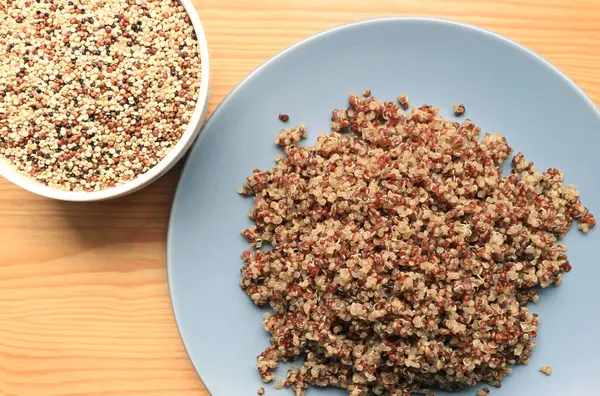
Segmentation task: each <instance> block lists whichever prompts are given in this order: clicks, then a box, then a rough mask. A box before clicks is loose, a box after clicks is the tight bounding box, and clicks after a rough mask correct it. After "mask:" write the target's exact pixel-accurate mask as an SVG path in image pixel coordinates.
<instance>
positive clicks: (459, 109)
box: [452, 104, 466, 117]
mask: <svg viewBox="0 0 600 396" xmlns="http://www.w3.org/2000/svg"><path fill="white" fill-rule="evenodd" d="M452 110H454V115H455V116H457V117H459V116H461V115H463V114H465V111H466V109H465V105H462V104H454V106H452Z"/></svg>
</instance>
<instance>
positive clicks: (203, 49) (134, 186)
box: [0, 0, 210, 202]
mask: <svg viewBox="0 0 600 396" xmlns="http://www.w3.org/2000/svg"><path fill="white" fill-rule="evenodd" d="M180 2H181V4H182V5H183V6H184V8H185V10H186V11H187V13H188V15H189V16H190V19H191V21H192V24H193V25H194V30H195V31H196V36H197V37H198V43H199V45H200V59H201V62H202V72H201V75H200V78H201V82H200V93H199V94H198V102H197V103H196V108H195V109H194V113H193V114H192V118H191V120H190V122H189V124H188V126H187V128H186V130H185V132H184V133H183V135H182V137H181V139H180V140H179V142H177V144H176V145H175V147H173V148H172V149H171V151H170V152H169V153H168V154H167V155H166V156H165V158H163V159H162V160H161V161H160V162H159V163H158V164H156V165H155V166H154V167H153V168H152V169H150V170H149V171H148V172H146V173H144V174H142V175H140V176H138V177H136V178H135V179H133V180H131V181H129V182H127V183H124V184H121V185H119V186H116V187H111V188H107V189H105V190H100V191H92V192H86V191H66V190H61V189H58V188H54V187H48V186H46V185H45V184H42V183H40V182H38V181H36V180H33V179H31V178H29V177H27V176H25V175H23V174H22V173H20V172H17V171H16V170H15V168H13V167H12V165H10V164H9V163H8V162H7V161H5V160H4V159H0V175H2V176H4V177H5V178H6V179H7V180H9V181H11V182H13V183H14V184H16V185H18V186H20V187H22V188H24V189H25V190H28V191H31V192H33V193H35V194H38V195H42V196H44V197H48V198H53V199H58V200H62V201H79V202H83V201H101V200H106V199H111V198H116V197H120V196H123V195H126V194H129V193H131V192H134V191H136V190H139V189H140V188H143V187H145V186H147V185H149V184H150V183H152V182H153V181H155V180H156V179H158V178H159V177H160V176H162V175H163V174H165V173H166V172H167V171H168V170H169V169H171V168H172V167H173V165H175V164H176V163H177V161H179V160H180V159H181V157H182V156H183V155H184V154H185V152H186V151H187V150H188V149H189V148H190V146H191V145H192V143H193V142H194V140H195V139H196V137H197V136H198V133H199V132H200V129H201V127H202V124H203V122H204V118H205V117H206V112H207V110H208V100H209V98H210V59H209V54H208V44H207V43H206V35H205V34H204V29H203V28H202V23H201V22H200V18H199V17H198V13H197V12H196V10H195V9H194V5H193V4H192V1H191V0H180Z"/></svg>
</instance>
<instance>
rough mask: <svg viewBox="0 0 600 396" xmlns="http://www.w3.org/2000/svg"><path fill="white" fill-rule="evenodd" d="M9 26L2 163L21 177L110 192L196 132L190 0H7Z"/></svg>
mask: <svg viewBox="0 0 600 396" xmlns="http://www.w3.org/2000/svg"><path fill="white" fill-rule="evenodd" d="M0 20H1V23H0V160H2V161H7V162H9V163H10V164H11V165H12V166H13V167H14V168H15V169H16V170H17V171H19V172H21V173H22V174H24V175H26V176H29V177H31V178H32V179H34V180H37V181H39V182H40V183H43V184H46V185H48V186H51V187H54V188H59V189H64V190H72V191H95V190H102V189H105V188H110V187H113V186H116V185H119V184H122V183H126V182H128V181H130V180H133V179H134V178H136V177H137V176H139V175H141V174H143V173H145V172H147V171H148V170H150V169H151V168H152V167H154V166H155V165H156V164H157V163H158V162H160V161H161V160H162V159H163V158H164V157H165V156H166V155H167V154H168V153H169V152H170V151H171V149H172V148H173V147H174V146H175V145H176V144H177V142H178V141H179V139H180V138H181V136H182V135H183V133H184V132H185V129H186V127H187V125H188V123H189V121H190V119H191V116H192V113H193V111H194V109H195V106H196V102H197V99H198V95H199V89H200V71H201V64H200V56H199V52H200V48H199V43H198V40H197V37H196V35H195V32H194V28H193V26H192V23H191V20H190V18H189V16H188V14H187V13H186V11H185V9H184V8H183V6H182V5H181V4H180V3H179V1H177V0H162V1H131V0H110V1H108V0H74V1H67V0H52V1H50V0H36V1H33V0H31V1H24V0H16V1H8V2H7V1H0Z"/></svg>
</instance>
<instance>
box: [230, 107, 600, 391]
mask: <svg viewBox="0 0 600 396" xmlns="http://www.w3.org/2000/svg"><path fill="white" fill-rule="evenodd" d="M400 103H402V102H401V101H400ZM302 128H304V127H303V126H302ZM289 134H290V132H286V133H285V134H284V135H285V136H288V135H289ZM479 134H480V128H479V127H477V126H476V125H474V124H473V123H472V122H471V121H469V120H465V121H463V122H462V123H461V124H459V123H456V122H451V121H448V120H445V119H443V118H442V117H440V116H439V115H438V109H437V108H436V107H433V106H427V105H424V106H421V107H419V108H413V109H412V110H411V111H410V113H409V114H407V115H405V114H404V112H403V111H402V108H399V107H398V105H397V104H396V103H395V102H380V101H378V100H376V99H374V98H371V97H369V98H362V97H358V96H356V95H351V96H350V106H349V108H348V109H347V110H334V111H333V113H332V132H331V133H330V134H328V135H326V134H321V135H320V136H319V137H318V139H317V142H316V144H315V145H314V146H308V147H299V146H298V145H297V143H298V141H299V139H296V138H293V139H292V138H289V139H283V140H282V139H281V138H278V142H279V144H281V142H283V143H285V144H284V145H283V146H284V151H285V154H286V155H285V157H283V158H278V159H277V161H276V166H275V167H274V168H272V169H270V170H268V171H261V170H255V171H254V172H253V174H252V175H251V176H250V177H248V179H247V181H246V183H245V185H244V186H243V187H242V189H241V190H240V192H241V193H242V194H245V195H250V196H253V197H254V206H253V208H252V209H251V211H250V213H249V216H250V217H251V218H252V219H253V220H254V222H255V224H254V225H253V226H252V227H250V228H249V229H247V230H244V231H242V234H243V235H244V237H245V238H246V239H247V240H248V242H249V243H250V245H251V246H253V247H255V248H258V247H260V246H261V245H262V244H263V243H269V244H270V245H272V247H273V249H272V250H269V251H266V250H265V251H260V250H257V251H250V250H246V251H244V252H243V254H242V259H243V262H244V265H243V268H242V270H241V272H242V280H241V286H242V288H243V289H244V290H245V291H246V293H247V294H248V296H249V297H250V298H251V299H252V301H253V302H254V303H255V304H257V305H259V306H270V307H271V308H272V310H273V311H274V314H273V315H271V314H266V316H265V320H264V322H263V325H264V328H265V330H266V331H268V332H269V333H270V334H271V345H270V346H269V347H268V348H266V349H265V351H264V352H263V353H261V354H260V355H259V356H258V360H257V365H258V370H259V372H260V374H261V376H262V378H263V380H264V381H266V382H269V381H272V380H273V379H274V378H275V375H274V374H273V370H274V369H275V368H276V367H277V366H278V363H279V362H284V361H294V360H296V359H298V358H299V357H300V356H304V357H305V360H304V362H303V364H302V366H301V368H299V369H292V370H290V371H289V372H288V376H287V378H286V379H284V380H283V381H282V385H283V386H285V387H288V388H292V389H293V390H294V392H295V394H296V395H304V392H305V390H306V388H307V386H308V385H309V384H312V385H316V386H334V387H340V388H344V389H347V390H348V393H349V395H351V396H362V395H367V394H377V395H379V394H389V395H391V396H409V395H410V393H411V392H414V391H418V390H421V389H423V388H429V387H438V388H441V389H446V390H450V391H452V390H457V389H461V388H464V387H469V386H473V385H475V384H477V383H478V382H479V381H485V382H488V383H489V384H491V385H494V386H499V385H500V381H501V380H502V379H503V378H504V376H505V375H506V374H508V373H510V371H511V369H510V368H509V365H511V364H524V363H527V361H528V358H529V356H530V355H531V353H532V349H533V348H534V346H535V337H536V335H537V331H538V323H539V318H538V316H537V315H536V314H533V313H530V312H529V311H528V309H527V304H528V303H529V302H531V301H534V300H536V299H537V298H539V296H538V293H537V288H538V287H547V286H549V285H551V284H553V283H554V284H558V283H560V281H561V279H562V274H563V273H564V272H568V271H569V270H570V269H571V265H570V264H569V261H568V259H567V256H566V253H565V251H566V248H565V247H564V246H563V245H561V244H560V243H559V238H560V237H561V236H563V235H565V234H566V233H567V231H568V230H569V228H570V226H571V224H572V223H573V221H575V220H577V221H578V222H579V225H580V229H582V231H587V229H588V228H589V227H592V226H593V225H594V224H595V220H594V217H593V216H592V215H591V214H590V213H589V212H588V210H587V209H586V208H585V207H584V206H583V205H582V203H581V202H580V200H579V193H578V192H577V190H576V189H575V188H574V187H572V186H566V185H564V184H563V183H562V180H563V174H562V172H561V171H559V170H558V169H554V168H551V169H548V170H547V171H545V172H539V171H537V170H536V169H535V167H534V165H533V163H531V162H529V161H527V160H526V159H525V157H524V156H523V154H521V153H519V154H517V155H516V156H515V157H514V159H513V160H512V163H513V170H512V172H511V173H510V174H509V175H508V176H503V175H502V171H501V169H500V164H501V163H503V162H504V161H506V160H507V158H508V157H509V154H510V153H511V151H512V149H511V148H510V147H509V146H508V144H507V142H506V139H505V138H503V137H502V136H500V135H499V134H494V135H491V134H485V135H484V136H483V138H482V139H481V140H480V139H479ZM288 141H289V144H288V143H287V142H288Z"/></svg>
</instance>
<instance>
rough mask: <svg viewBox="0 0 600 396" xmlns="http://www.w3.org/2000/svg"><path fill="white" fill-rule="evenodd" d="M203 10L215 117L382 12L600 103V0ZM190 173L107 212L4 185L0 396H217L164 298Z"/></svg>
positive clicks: (255, 4) (357, 1)
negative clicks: (241, 93) (503, 54)
mask: <svg viewBox="0 0 600 396" xmlns="http://www.w3.org/2000/svg"><path fill="white" fill-rule="evenodd" d="M195 4H196V6H197V9H198V12H199V13H200V17H201V19H202V21H203V22H204V27H205V29H206V34H207V36H208V42H209V46H210V51H211V57H212V70H211V72H212V76H213V78H212V84H213V85H212V93H213V95H212V99H211V101H210V108H211V110H212V109H214V108H215V107H216V105H217V104H218V103H219V102H220V101H221V100H222V99H223V97H224V96H225V95H226V94H227V93H228V92H229V91H230V90H231V89H232V88H233V87H234V86H235V85H236V84H237V83H238V82H239V81H240V80H241V79H242V78H243V77H244V76H245V75H246V74H247V73H248V72H250V71H251V70H252V69H254V68H255V67H256V66H258V65H259V64H261V63H262V62H263V61H265V60H266V59H268V58H269V57H270V56H272V55H273V54H275V53H277V52H278V51H279V50H281V49H283V48H285V47H287V46H288V45H290V44H292V43H294V42H295V41H297V40H299V39H301V38H303V37H306V36H309V35H311V34H313V33H316V32H318V31H320V30H323V29H326V28H329V27H332V26H336V25H339V24H342V23H345V22H350V21H353V20H357V19H364V18H373V17H378V16H384V15H431V16H437V17H443V18H450V19H454V20H459V21H463V22H468V23H472V24H476V25H479V26H482V27H485V28H488V29H491V30H494V31H496V32H498V33H501V34H503V35H506V36H508V37H510V38H512V39H515V40H517V41H519V42H521V43H523V44H525V45H526V46H528V47H530V48H532V49H533V50H535V51H537V52H538V53H540V54H541V55H543V56H544V57H546V58H547V59H549V60H550V61H551V62H552V63H554V64H555V65H557V66H558V67H559V68H560V69H562V70H563V71H564V72H565V73H566V74H567V75H568V76H570V77H571V78H572V79H573V80H575V82H576V83H577V84H579V86H580V87H582V88H583V89H584V91H586V92H587V94H588V95H590V96H591V97H592V99H593V100H594V101H595V102H596V103H600V82H599V79H600V23H599V22H598V21H599V20H600V2H598V1H597V0H570V1H564V0H527V1H522V0H456V1H452V0H377V1H373V0H369V1H367V0H196V1H195ZM558 106H560V103H559V101H558V99H557V107H558ZM599 133H600V131H599ZM179 171H180V168H177V169H175V170H173V171H171V172H170V173H169V174H168V175H166V176H165V177H163V178H162V179H161V180H159V181H158V182H156V183H155V184H154V185H153V186H151V187H149V188H146V189H145V190H143V191H141V192H138V193H135V194H133V195H131V196H128V197H125V198H122V199H118V200H115V201H112V202H107V203H97V204H74V203H62V202H54V201H50V200H47V199H43V198H39V197H36V196H34V195H33V194H30V193H28V192H25V191H22V190H20V189H18V188H17V187H15V186H13V185H11V184H9V183H8V182H6V181H5V180H0V395H1V396H4V395H7V396H8V395H18V396H35V395H44V396H48V395H85V396H92V395H128V396H138V395H139V396H141V395H145V396H150V395H156V396H168V395H177V396H181V395H204V396H205V395H208V392H207V391H206V390H205V389H204V387H203V385H202V383H201V381H200V379H199V378H198V376H197V375H196V373H195V371H194V369H193V367H192V365H191V363H190V362H189V360H188V358H187V356H186V353H185V350H184V348H183V345H182V343H181V341H180V339H179V334H178V333H177V328H176V325H175V321H174V319H173V314H172V312H171V305H170V301H169V293H168V290H167V279H166V263H165V237H166V232H167V219H168V217H169V211H170V207H171V200H172V197H173V190H174V187H175V185H176V183H177V179H178V176H179ZM232 396H238V395H232ZM240 396H241V395H240Z"/></svg>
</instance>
